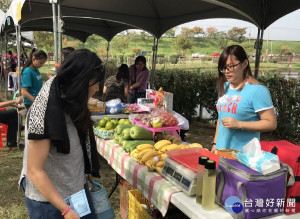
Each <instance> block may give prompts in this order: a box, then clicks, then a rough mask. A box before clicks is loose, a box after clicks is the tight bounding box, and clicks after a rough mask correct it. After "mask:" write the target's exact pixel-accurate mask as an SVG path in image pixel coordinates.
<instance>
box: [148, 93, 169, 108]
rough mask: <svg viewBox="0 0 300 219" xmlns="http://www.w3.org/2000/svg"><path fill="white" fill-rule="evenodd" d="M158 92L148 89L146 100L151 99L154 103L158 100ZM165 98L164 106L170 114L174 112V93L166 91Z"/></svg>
mask: <svg viewBox="0 0 300 219" xmlns="http://www.w3.org/2000/svg"><path fill="white" fill-rule="evenodd" d="M156 92H157V91H156V90H152V89H146V98H151V99H152V100H153V102H155V99H156ZM164 95H165V98H164V99H163V103H162V104H163V106H164V108H165V109H166V110H167V111H168V112H173V93H170V92H166V91H164Z"/></svg>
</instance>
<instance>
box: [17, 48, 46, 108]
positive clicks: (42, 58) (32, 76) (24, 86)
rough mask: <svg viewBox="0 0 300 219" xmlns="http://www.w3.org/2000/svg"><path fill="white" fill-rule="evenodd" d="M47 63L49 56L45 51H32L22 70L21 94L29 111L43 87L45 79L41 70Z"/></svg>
mask: <svg viewBox="0 0 300 219" xmlns="http://www.w3.org/2000/svg"><path fill="white" fill-rule="evenodd" d="M46 61H47V54H46V53H45V52H44V51H43V50H38V49H35V48H34V49H32V51H31V53H30V55H29V58H28V59H27V61H26V63H25V64H24V67H23V70H22V80H21V93H22V95H23V96H24V105H25V107H26V108H27V109H29V107H30V106H31V105H32V103H33V101H34V99H35V98H36V96H37V94H38V93H39V92H40V90H41V88H42V86H43V79H42V76H41V74H40V71H39V68H40V67H42V66H43V65H44V64H45V62H46Z"/></svg>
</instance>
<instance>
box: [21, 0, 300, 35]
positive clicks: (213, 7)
mask: <svg viewBox="0 0 300 219" xmlns="http://www.w3.org/2000/svg"><path fill="white" fill-rule="evenodd" d="M19 1H24V0H19ZM49 4H50V3H49V0H30V1H26V2H25V4H24V6H23V9H22V19H21V23H22V21H26V20H29V19H34V18H40V17H43V16H45V15H46V14H47V13H49V11H47V10H46V8H43V7H42V6H43V5H44V6H45V5H49ZM34 5H39V7H41V8H43V9H41V10H39V11H38V12H37V13H32V12H34V10H32V11H31V13H29V10H30V7H34ZM61 5H62V7H61V11H62V14H63V16H75V15H76V16H77V17H93V18H100V19H105V20H109V21H116V22H120V23H124V24H129V25H131V26H134V27H136V28H139V29H143V30H146V31H147V32H149V33H152V34H153V35H155V36H156V37H160V36H161V35H162V34H163V33H165V32H166V31H167V30H168V29H170V28H172V27H175V26H177V25H179V24H183V23H186V22H190V21H194V20H200V19H208V18H235V19H240V20H244V21H248V22H251V23H253V24H254V25H256V26H257V27H259V28H262V29H265V28H266V27H268V26H269V25H270V24H272V23H273V22H274V21H276V20H277V19H279V18H280V17H282V16H284V15H286V14H288V13H290V12H293V11H295V10H297V9H299V8H300V1H295V0H285V1H284V4H283V2H282V0H272V1H271V0H250V1H242V2H241V1H240V0H185V1H174V0H163V1H162V0H126V1H124V0H102V1H100V2H99V1H97V0H85V1H84V4H83V2H82V1H72V0H62V3H61ZM24 7H25V8H27V9H26V10H27V13H23V11H24ZM48 7H49V6H48ZM46 11H47V13H46ZM24 12H25V11H24ZM51 13H52V12H51Z"/></svg>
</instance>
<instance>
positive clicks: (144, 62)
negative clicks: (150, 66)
mask: <svg viewBox="0 0 300 219" xmlns="http://www.w3.org/2000/svg"><path fill="white" fill-rule="evenodd" d="M139 62H142V63H143V64H144V65H145V66H144V68H143V70H145V69H146V68H147V67H146V58H145V56H138V57H136V59H135V60H134V68H136V67H135V65H137V64H138V63H139Z"/></svg>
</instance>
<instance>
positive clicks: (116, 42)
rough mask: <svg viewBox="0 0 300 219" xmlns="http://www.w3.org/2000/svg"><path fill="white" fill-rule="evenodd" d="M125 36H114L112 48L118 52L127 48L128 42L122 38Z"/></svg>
mask: <svg viewBox="0 0 300 219" xmlns="http://www.w3.org/2000/svg"><path fill="white" fill-rule="evenodd" d="M124 38H125V36H115V37H114V38H113V40H112V46H111V47H112V49H114V50H116V51H117V52H119V53H123V52H124V51H125V49H127V48H128V44H129V43H128V42H127V41H126V40H124Z"/></svg>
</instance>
